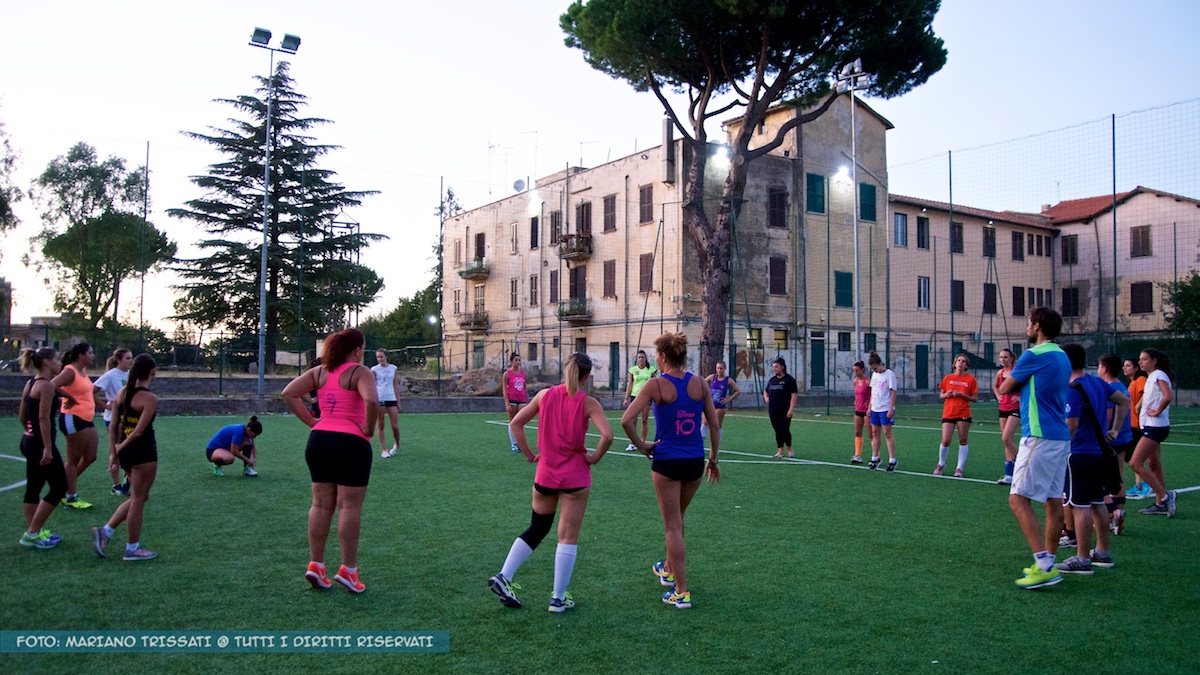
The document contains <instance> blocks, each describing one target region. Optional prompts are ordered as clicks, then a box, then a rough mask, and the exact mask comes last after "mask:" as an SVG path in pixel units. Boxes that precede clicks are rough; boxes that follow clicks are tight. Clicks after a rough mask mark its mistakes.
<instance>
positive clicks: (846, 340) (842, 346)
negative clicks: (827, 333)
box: [838, 332, 850, 352]
mask: <svg viewBox="0 0 1200 675" xmlns="http://www.w3.org/2000/svg"><path fill="white" fill-rule="evenodd" d="M838 351H839V352H848V351H850V334H849V333H847V332H841V333H838Z"/></svg>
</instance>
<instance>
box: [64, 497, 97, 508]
mask: <svg viewBox="0 0 1200 675" xmlns="http://www.w3.org/2000/svg"><path fill="white" fill-rule="evenodd" d="M62 503H63V506H69V507H71V508H73V509H90V508H92V505H91V504H90V503H88V502H85V501H83V500H82V499H80V498H79V495H75V496H74V497H63V498H62Z"/></svg>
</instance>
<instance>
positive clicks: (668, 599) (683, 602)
mask: <svg viewBox="0 0 1200 675" xmlns="http://www.w3.org/2000/svg"><path fill="white" fill-rule="evenodd" d="M662 599H663V602H665V603H667V604H668V605H675V608H676V609H687V608H689V607H691V606H692V592H691V591H684V592H683V593H676V592H675V588H674V587H671V590H669V591H667V592H666V593H663V595H662Z"/></svg>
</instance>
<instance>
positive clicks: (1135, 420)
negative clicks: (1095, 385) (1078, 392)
mask: <svg viewBox="0 0 1200 675" xmlns="http://www.w3.org/2000/svg"><path fill="white" fill-rule="evenodd" d="M1123 372H1124V373H1125V377H1128V378H1129V424H1130V426H1132V427H1133V445H1134V446H1135V447H1136V446H1137V444H1138V441H1140V440H1142V424H1141V419H1140V416H1139V414H1138V411H1140V410H1141V409H1142V395H1143V393H1145V391H1146V372H1145V371H1144V370H1142V368H1141V366H1139V365H1138V361H1137V359H1136V358H1132V359H1125V365H1124V368H1123ZM1132 462H1133V455H1130V456H1128V457H1126V458H1125V463H1126V464H1129V468H1130V469H1132V468H1133V464H1132ZM1134 478H1135V480H1134V483H1133V486H1132V487H1130V488H1129V489H1128V490H1126V491H1125V496H1126V497H1127V498H1129V499H1144V498H1146V497H1148V496H1149V495H1150V486H1149V485H1147V484H1146V483H1143V482H1142V479H1141V478H1140V477H1138V475H1137V474H1136V473H1135V474H1134Z"/></svg>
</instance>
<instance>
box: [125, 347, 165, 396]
mask: <svg viewBox="0 0 1200 675" xmlns="http://www.w3.org/2000/svg"><path fill="white" fill-rule="evenodd" d="M157 366H158V364H156V363H155V362H154V357H153V356H150V355H149V354H138V355H137V357H136V358H134V359H133V368H132V369H130V371H129V379H128V380H126V381H125V389H124V390H123V391H124V392H125V405H129V397H131V396H133V390H134V388H135V387H136V386H137V383H138V382H140V381H142V380H145V379H146V378H148V377H150V372H151V371H152V370H154V369H155V368H156V367H157Z"/></svg>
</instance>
